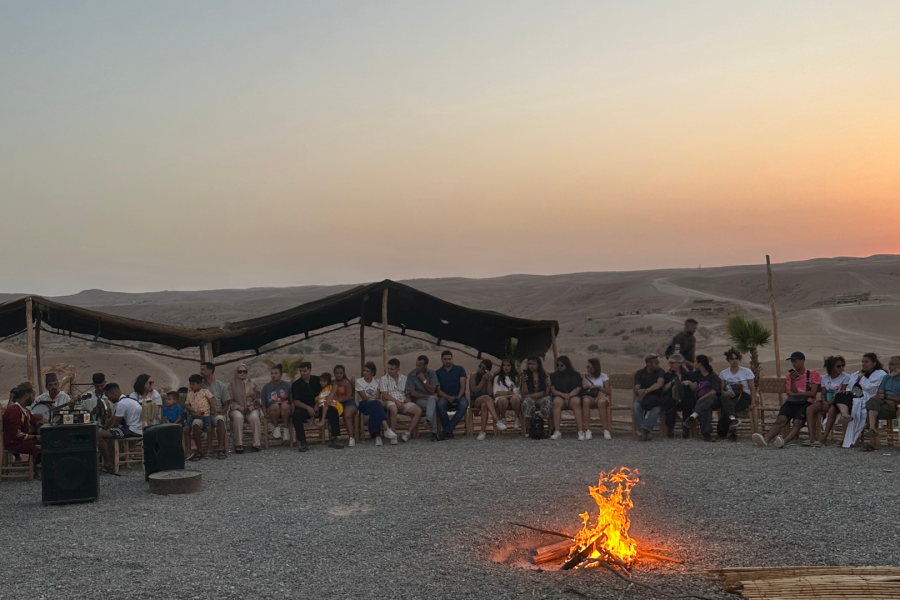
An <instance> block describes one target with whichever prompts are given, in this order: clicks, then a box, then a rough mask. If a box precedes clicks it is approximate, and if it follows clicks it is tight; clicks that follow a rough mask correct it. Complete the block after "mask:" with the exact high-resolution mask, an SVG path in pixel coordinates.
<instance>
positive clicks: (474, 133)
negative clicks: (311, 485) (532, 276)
mask: <svg viewBox="0 0 900 600" xmlns="http://www.w3.org/2000/svg"><path fill="white" fill-rule="evenodd" d="M898 23H900V2H897V1H896V0H884V1H874V0H870V1H867V2H862V3H860V2H831V1H825V0H816V1H809V2H785V1H784V0H781V1H776V2H769V1H761V0H756V1H753V2H749V1H748V2H729V1H723V0H709V1H694V2H665V3H663V2H602V1H598V0H591V1H586V2H561V1H556V2H526V1H523V0H516V1H511V2H488V3H486V2H467V1H458V2H440V3H437V2H351V1H340V0H329V1H328V2H303V3H300V2H296V1H293V2H263V3H256V2H222V1H215V2H198V1H192V2H177V3H176V2H150V3H130V2H103V3H94V2H55V3H36V2H19V3H13V2H5V3H3V4H0V80H2V81H3V90H4V91H3V93H2V94H0V203H2V216H0V222H2V229H3V235H2V236H0V255H2V257H3V259H2V262H3V268H2V274H0V291H3V292H13V291H15V292H34V293H43V294H61V293H71V292H75V291H78V290H81V289H85V288H93V287H101V288H105V289H113V290H122V291H144V290H157V289H199V288H223V287H251V286H284V285H300V284H307V283H349V282H357V281H373V280H379V279H383V278H385V277H390V278H410V277H440V276H455V275H463V276H473V277H482V276H493V275H502V274H507V273H523V272H525V273H560V272H572V271H586V270H591V271H595V270H630V269H646V268H658V267H677V266H696V265H697V264H700V263H702V264H703V265H704V266H713V265H724V264H735V263H740V264H746V263H753V262H762V261H764V255H765V254H766V253H769V254H771V255H772V256H773V259H774V260H776V261H778V262H782V261H787V260H797V259H804V258H811V257H816V256H836V255H855V256H864V255H869V254H875V253H888V252H890V253H900V236H898V230H897V223H898V217H897V208H896V207H897V205H898V203H900V202H898V201H900V35H898V34H897V31H898V30H897V27H898Z"/></svg>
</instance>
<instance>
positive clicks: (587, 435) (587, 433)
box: [584, 429, 594, 440]
mask: <svg viewBox="0 0 900 600" xmlns="http://www.w3.org/2000/svg"><path fill="white" fill-rule="evenodd" d="M584 439H586V440H592V439H594V434H593V433H591V430H590V429H588V430H587V431H585V432H584Z"/></svg>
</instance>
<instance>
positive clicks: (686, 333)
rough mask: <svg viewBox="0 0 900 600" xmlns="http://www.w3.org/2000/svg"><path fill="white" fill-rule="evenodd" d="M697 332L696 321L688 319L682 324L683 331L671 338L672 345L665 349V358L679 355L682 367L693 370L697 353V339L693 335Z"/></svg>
mask: <svg viewBox="0 0 900 600" xmlns="http://www.w3.org/2000/svg"><path fill="white" fill-rule="evenodd" d="M696 332H697V320H696V319H688V320H687V321H685V322H684V329H683V330H682V332H681V333H678V334H676V335H675V337H673V338H672V343H671V344H670V345H669V347H668V348H666V358H669V357H670V356H672V355H673V354H680V355H681V356H682V358H683V359H684V363H683V364H684V367H685V368H686V369H688V370H690V371H693V370H694V358H695V354H696V352H697V339H696V338H695V337H694V334H695V333H696Z"/></svg>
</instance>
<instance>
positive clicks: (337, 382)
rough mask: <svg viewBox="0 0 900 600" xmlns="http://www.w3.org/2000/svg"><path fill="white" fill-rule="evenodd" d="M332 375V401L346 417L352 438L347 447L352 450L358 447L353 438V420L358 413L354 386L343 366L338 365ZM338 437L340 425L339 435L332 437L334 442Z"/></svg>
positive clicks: (348, 432)
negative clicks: (338, 405)
mask: <svg viewBox="0 0 900 600" xmlns="http://www.w3.org/2000/svg"><path fill="white" fill-rule="evenodd" d="M331 373H332V378H331V388H332V389H331V400H334V401H335V402H337V403H339V404H340V405H341V409H340V413H341V414H342V415H344V427H345V428H346V429H347V436H348V437H349V438H350V439H349V440H348V442H347V446H348V447H349V448H352V447H353V446H355V445H356V439H355V438H354V437H353V436H354V435H355V434H354V430H353V420H354V417H355V416H356V411H357V406H356V400H354V399H353V396H354V393H353V384H351V383H350V380H349V379H347V371H346V369H344V366H343V365H336V366H335V367H334V369H333V370H332V371H331ZM338 435H340V423H338V434H337V435H333V436H332V437H331V439H332V441H334V442H336V441H337V439H338Z"/></svg>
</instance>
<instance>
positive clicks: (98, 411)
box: [81, 373, 110, 424]
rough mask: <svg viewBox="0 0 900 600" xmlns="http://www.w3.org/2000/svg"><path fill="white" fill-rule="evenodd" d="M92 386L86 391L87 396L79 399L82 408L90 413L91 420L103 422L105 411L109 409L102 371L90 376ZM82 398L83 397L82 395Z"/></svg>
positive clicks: (104, 377)
mask: <svg viewBox="0 0 900 600" xmlns="http://www.w3.org/2000/svg"><path fill="white" fill-rule="evenodd" d="M91 381H92V383H93V387H91V389H90V391H89V392H88V393H87V396H88V398H85V399H83V400H82V401H81V406H82V408H84V410H86V411H88V412H90V413H91V421H95V422H97V423H101V424H102V423H105V422H106V417H107V413H108V412H109V410H110V406H109V399H108V398H107V397H106V392H105V391H104V390H105V389H106V375H104V374H103V373H94V374H93V375H92V376H91ZM82 398H84V397H83V396H82Z"/></svg>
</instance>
